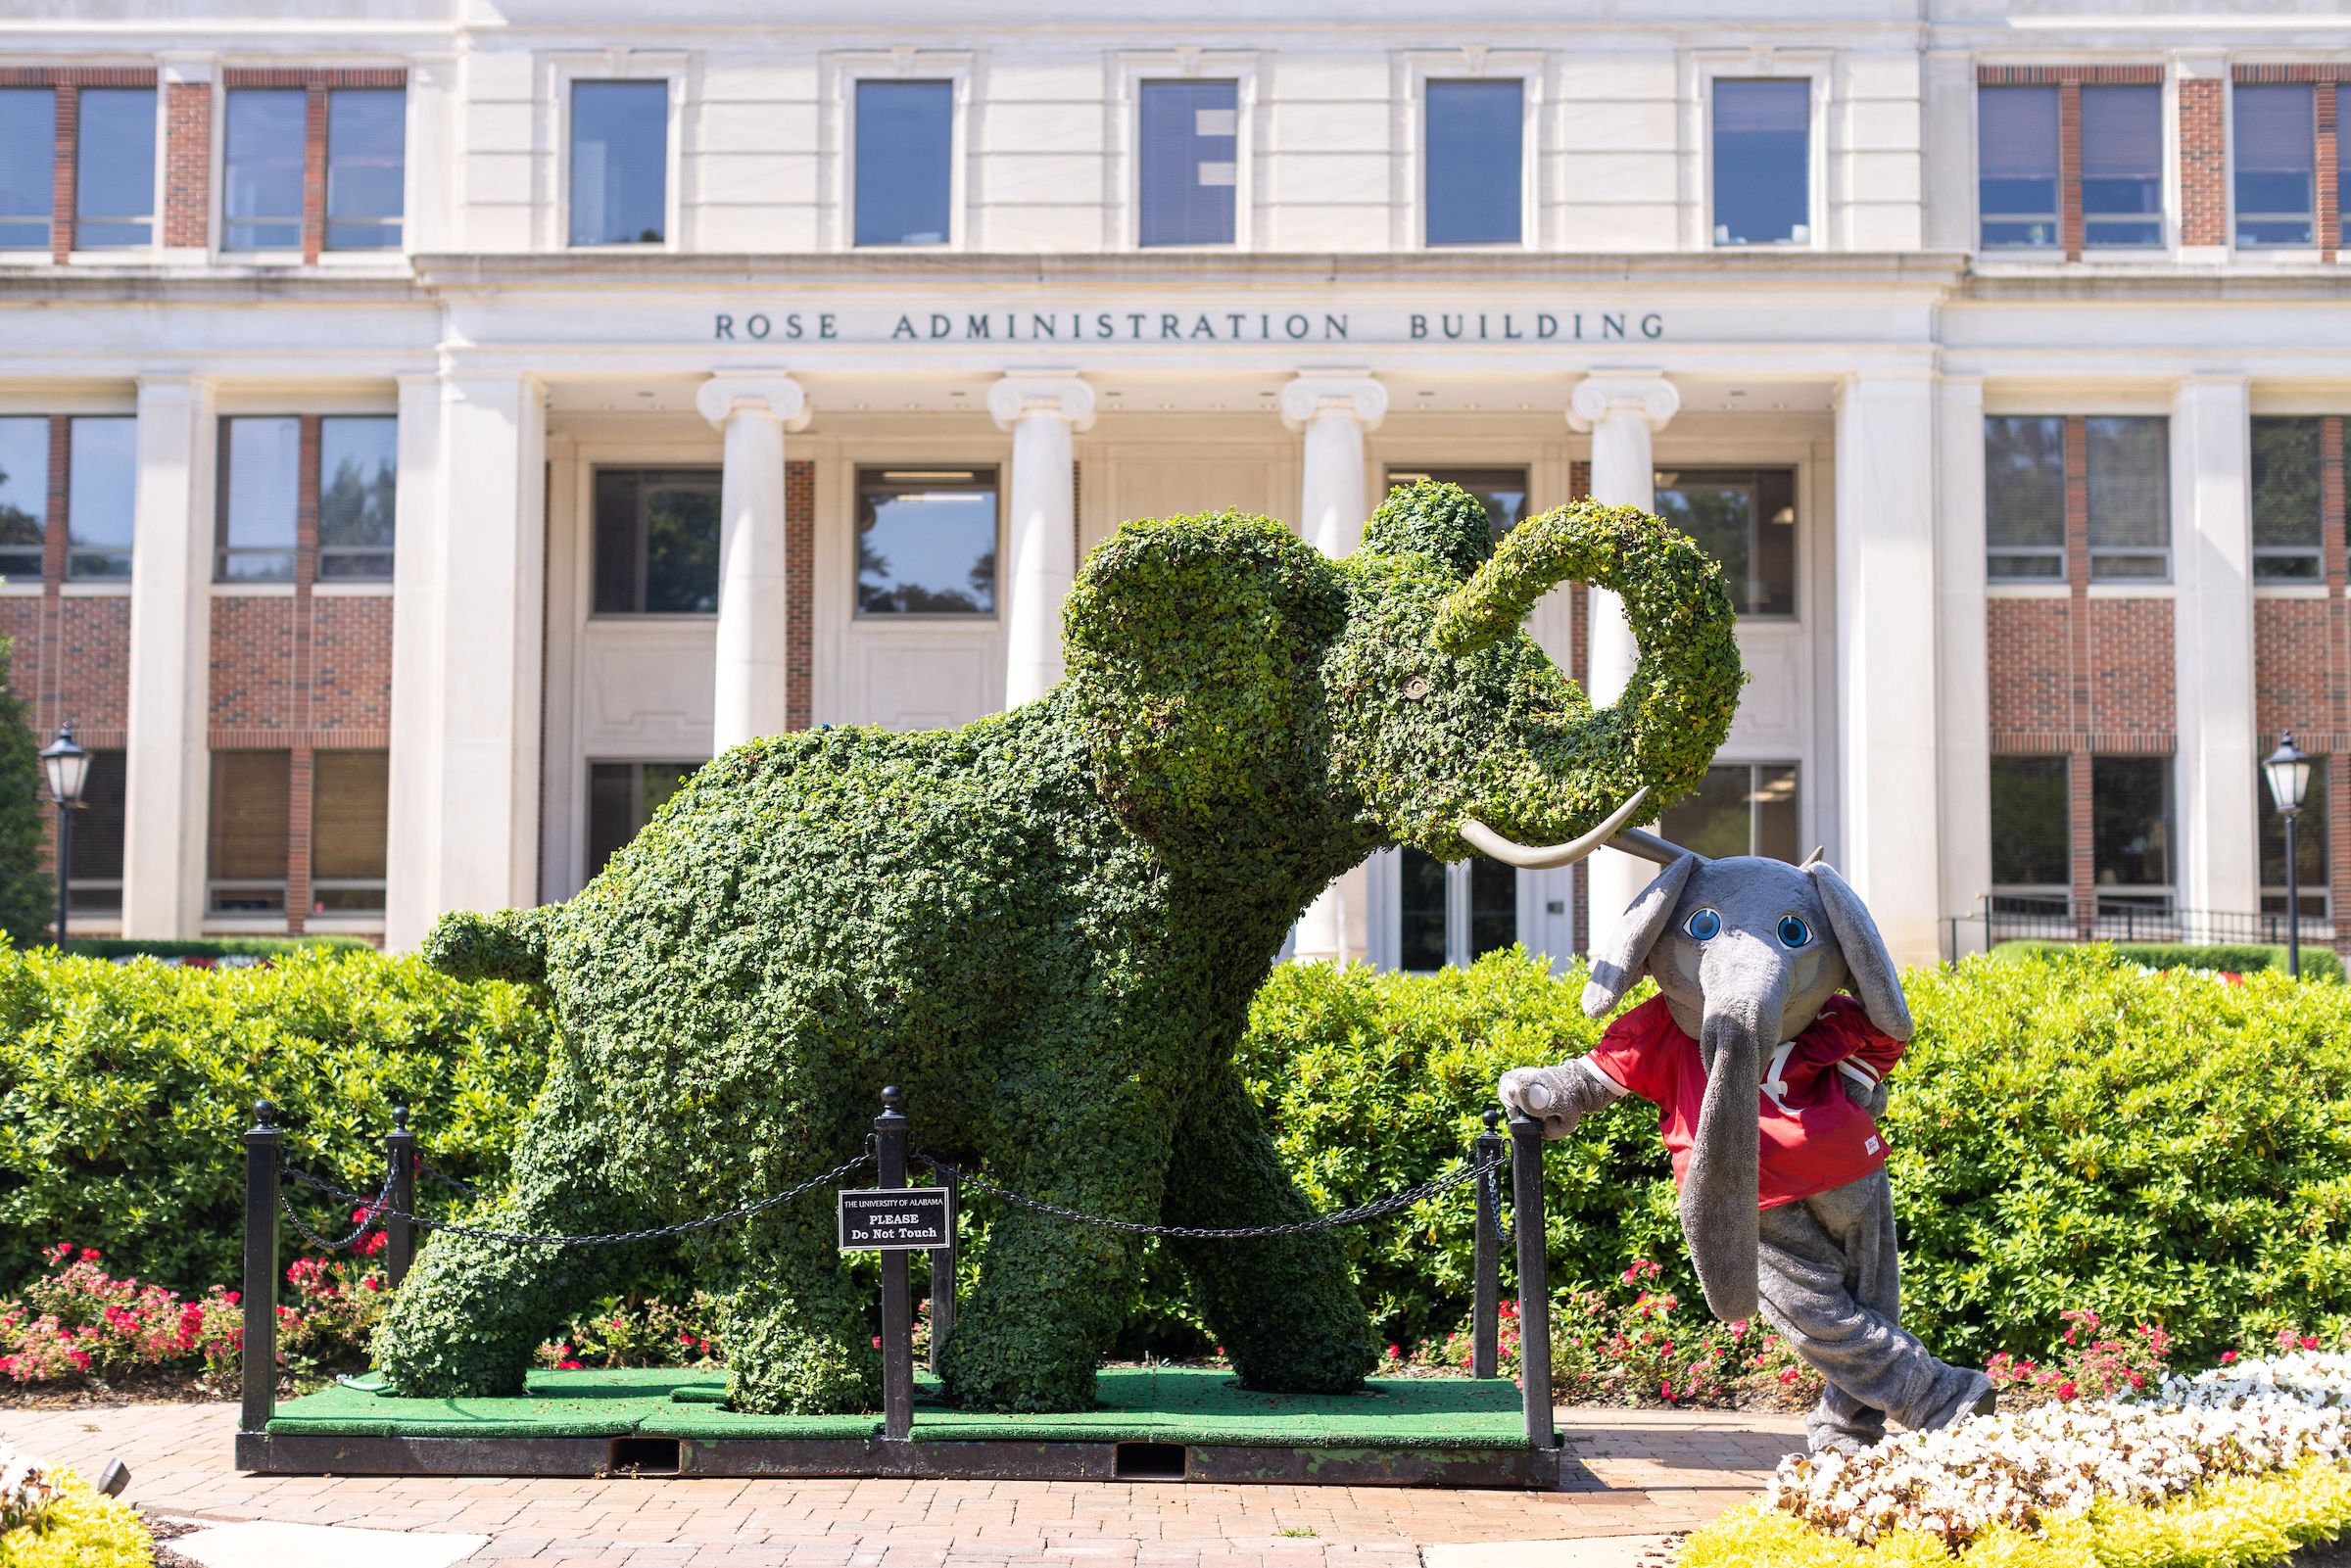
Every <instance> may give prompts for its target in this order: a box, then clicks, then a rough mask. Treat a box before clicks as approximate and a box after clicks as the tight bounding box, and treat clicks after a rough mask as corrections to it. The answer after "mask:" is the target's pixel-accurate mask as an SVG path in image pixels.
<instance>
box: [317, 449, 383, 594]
mask: <svg viewBox="0 0 2351 1568" xmlns="http://www.w3.org/2000/svg"><path fill="white" fill-rule="evenodd" d="M399 472H400V421H399V420H398V419H394V418H391V417H388V416H369V417H365V418H329V419H321V420H319V421H318V577H319V580H320V581H321V582H334V581H339V582H379V583H381V582H389V581H391V578H392V519H393V512H394V502H395V500H396V499H397V498H398V487H399V480H398V475H399Z"/></svg>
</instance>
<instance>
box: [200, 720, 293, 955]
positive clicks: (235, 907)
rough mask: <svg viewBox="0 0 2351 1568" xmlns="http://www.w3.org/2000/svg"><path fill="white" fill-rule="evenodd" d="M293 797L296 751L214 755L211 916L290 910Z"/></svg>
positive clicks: (224, 752) (222, 752)
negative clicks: (289, 843) (288, 850)
mask: <svg viewBox="0 0 2351 1568" xmlns="http://www.w3.org/2000/svg"><path fill="white" fill-rule="evenodd" d="M293 798H294V793H293V753H291V752H287V751H216V752H214V753H213V799H212V832H211V833H210V834H209V850H210V856H209V864H210V866H211V881H210V886H209V889H208V895H209V905H210V908H211V911H212V913H214V914H216V915H274V914H278V913H280V912H281V911H283V910H284V909H285V907H286V866H287V854H286V845H287V840H288V838H289V836H290V835H289V832H288V829H289V827H290V826H291V824H292V822H293V815H292V812H293Z"/></svg>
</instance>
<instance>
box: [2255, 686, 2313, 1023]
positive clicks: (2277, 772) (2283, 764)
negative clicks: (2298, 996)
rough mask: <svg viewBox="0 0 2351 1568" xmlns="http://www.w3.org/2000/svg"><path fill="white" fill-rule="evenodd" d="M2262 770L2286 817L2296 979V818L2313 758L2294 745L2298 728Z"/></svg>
mask: <svg viewBox="0 0 2351 1568" xmlns="http://www.w3.org/2000/svg"><path fill="white" fill-rule="evenodd" d="M2261 771H2262V772H2263V773H2264V774H2267V775H2268V776H2269V781H2270V798H2271V799H2272V800H2274V801H2276V802H2277V804H2278V815H2279V816H2280V817H2283V818H2284V819H2285V972H2286V973H2287V974H2291V975H2292V976H2293V977H2294V978H2295V979H2297V980H2298V979H2300V978H2301V977H2302V881H2301V879H2300V877H2299V876H2297V875H2296V873H2297V872H2298V871H2299V870H2300V868H2299V867H2297V866H2296V865H2295V864H2294V819H2295V818H2296V817H2299V816H2301V815H2302V802H2303V800H2304V798H2305V797H2306V796H2308V795H2309V793H2310V758H2309V757H2307V756H2305V755H2304V754H2303V753H2301V752H2300V751H2297V750H2295V749H2294V732H2293V731H2291V730H2288V731H2286V732H2285V733H2283V734H2282V735H2280V736H2279V737H2278V749H2277V750H2275V751H2273V752H2271V753H2270V754H2269V755H2268V756H2267V757H2264V758H2263V759H2262V763H2261Z"/></svg>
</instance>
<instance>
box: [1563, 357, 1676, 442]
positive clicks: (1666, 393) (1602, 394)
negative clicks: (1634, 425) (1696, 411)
mask: <svg viewBox="0 0 2351 1568" xmlns="http://www.w3.org/2000/svg"><path fill="white" fill-rule="evenodd" d="M1681 406H1682V395H1681V394H1680V393H1679V392H1677V391H1675V390H1674V385H1673V383H1672V382H1670V381H1668V380H1666V379H1665V377H1664V376H1663V375H1662V374H1660V373H1659V372H1657V371H1655V370H1606V371H1602V372H1601V373H1600V374H1598V375H1590V376H1586V377H1584V379H1583V380H1581V381H1579V382H1577V383H1576V386H1575V395H1574V396H1573V397H1572V398H1571V399H1570V400H1569V401H1568V408H1567V428H1568V429H1570V430H1578V431H1583V430H1590V429H1591V428H1592V427H1593V426H1595V425H1597V424H1599V423H1600V422H1601V421H1602V420H1604V419H1610V418H1615V417H1618V416H1620V415H1624V414H1631V415H1633V416H1634V417H1636V418H1638V419H1640V420H1641V421H1642V422H1643V423H1645V424H1647V425H1648V426H1649V428H1650V429H1651V430H1652V431H1656V430H1661V429H1663V428H1664V426H1665V421H1667V420H1668V419H1671V418H1672V417H1673V416H1674V415H1675V414H1676V413H1678V412H1680V411H1681Z"/></svg>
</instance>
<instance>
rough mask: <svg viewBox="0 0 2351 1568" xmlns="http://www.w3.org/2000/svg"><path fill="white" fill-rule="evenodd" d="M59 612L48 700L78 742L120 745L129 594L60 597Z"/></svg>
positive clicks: (126, 701)
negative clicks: (55, 656)
mask: <svg viewBox="0 0 2351 1568" xmlns="http://www.w3.org/2000/svg"><path fill="white" fill-rule="evenodd" d="M57 612H58V613H57V643H56V648H57V658H56V672H55V674H54V675H53V676H52V677H51V679H50V681H49V683H48V687H47V689H48V690H49V692H50V696H49V699H48V706H49V708H50V709H51V710H52V711H53V712H54V713H55V714H56V716H57V718H56V723H57V724H66V723H71V724H72V726H73V733H74V735H75V736H78V737H80V739H81V742H82V744H84V745H88V746H103V747H106V748H108V749H112V748H113V747H115V746H119V745H120V744H121V743H122V742H121V740H120V738H119V737H120V736H121V735H122V734H123V732H124V730H125V728H126V727H127V726H128V725H129V723H130V595H129V594H107V595H106V596H104V597H103V598H97V597H89V598H85V597H82V596H79V595H75V596H73V597H70V598H61V599H59V600H58V604H57ZM51 728H52V729H54V728H55V725H52V726H51ZM110 737H114V738H110Z"/></svg>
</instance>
